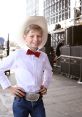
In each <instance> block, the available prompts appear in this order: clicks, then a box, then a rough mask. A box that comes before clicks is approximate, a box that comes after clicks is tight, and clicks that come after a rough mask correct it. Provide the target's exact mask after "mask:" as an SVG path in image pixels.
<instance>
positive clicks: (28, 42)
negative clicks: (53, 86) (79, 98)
mask: <svg viewBox="0 0 82 117" xmlns="http://www.w3.org/2000/svg"><path fill="white" fill-rule="evenodd" d="M21 34H22V42H23V44H24V45H25V46H24V48H21V49H19V50H16V51H15V52H13V53H12V54H11V55H9V56H8V57H7V58H5V59H4V60H3V61H2V62H1V64H0V84H1V86H2V88H3V89H8V90H9V91H10V92H11V93H12V94H14V96H15V98H14V102H13V114H14V117H28V116H29V114H30V115H31V117H46V114H45V108H44V104H43V100H42V97H43V95H44V94H46V93H47V88H48V86H49V84H50V81H51V78H52V68H51V66H50V63H49V60H48V57H47V55H46V54H45V53H44V52H41V51H40V50H39V49H41V48H42V47H43V46H44V45H45V43H46V41H47V34H48V31H47V23H46V20H45V18H44V17H43V16H30V17H29V18H28V19H27V21H26V22H25V25H24V27H23V30H22V33H21ZM10 69H15V78H16V81H17V84H16V86H11V83H10V81H9V80H8V78H7V76H5V74H4V71H6V70H10Z"/></svg>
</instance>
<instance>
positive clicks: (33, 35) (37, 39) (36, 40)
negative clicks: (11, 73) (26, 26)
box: [24, 30, 42, 50]
mask: <svg viewBox="0 0 82 117" xmlns="http://www.w3.org/2000/svg"><path fill="white" fill-rule="evenodd" d="M24 40H25V42H26V45H27V46H28V47H29V48H30V49H32V50H36V49H37V48H38V46H39V45H40V44H41V43H42V33H41V32H40V31H38V30H30V31H29V32H28V33H27V34H26V35H24Z"/></svg>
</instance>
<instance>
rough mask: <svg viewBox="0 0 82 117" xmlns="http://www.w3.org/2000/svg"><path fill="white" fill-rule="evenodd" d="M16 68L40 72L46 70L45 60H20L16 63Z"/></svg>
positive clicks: (30, 58) (32, 58)
mask: <svg viewBox="0 0 82 117" xmlns="http://www.w3.org/2000/svg"><path fill="white" fill-rule="evenodd" d="M15 65H16V68H24V69H29V70H33V69H34V70H40V69H44V65H45V61H44V59H41V58H37V57H34V56H31V57H29V56H27V57H21V58H18V59H17V60H16V62H15Z"/></svg>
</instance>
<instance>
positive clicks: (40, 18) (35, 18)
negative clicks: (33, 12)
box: [20, 16, 48, 49]
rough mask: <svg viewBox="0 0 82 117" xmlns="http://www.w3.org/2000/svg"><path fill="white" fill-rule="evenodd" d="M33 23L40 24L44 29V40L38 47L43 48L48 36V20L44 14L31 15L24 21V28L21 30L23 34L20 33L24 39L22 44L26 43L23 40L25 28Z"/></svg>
mask: <svg viewBox="0 0 82 117" xmlns="http://www.w3.org/2000/svg"><path fill="white" fill-rule="evenodd" d="M31 24H35V25H38V26H40V27H41V28H42V30H43V37H42V38H43V41H42V43H41V44H40V45H39V47H38V48H39V49H41V48H42V47H43V46H44V45H45V43H46V41H47V36H48V28H47V21H46V19H45V18H44V16H29V17H27V19H26V21H25V22H24V24H23V26H22V30H21V34H20V35H21V37H20V38H21V39H22V44H24V43H23V41H24V40H23V34H24V30H25V28H26V27H28V26H29V25H31Z"/></svg>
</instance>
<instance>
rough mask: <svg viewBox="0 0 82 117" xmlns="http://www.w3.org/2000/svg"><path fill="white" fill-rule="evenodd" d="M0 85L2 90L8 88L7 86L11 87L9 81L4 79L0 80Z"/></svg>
mask: <svg viewBox="0 0 82 117" xmlns="http://www.w3.org/2000/svg"><path fill="white" fill-rule="evenodd" d="M0 84H1V87H2V89H6V88H8V87H9V86H11V83H10V81H9V80H8V79H6V80H1V81H0Z"/></svg>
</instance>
